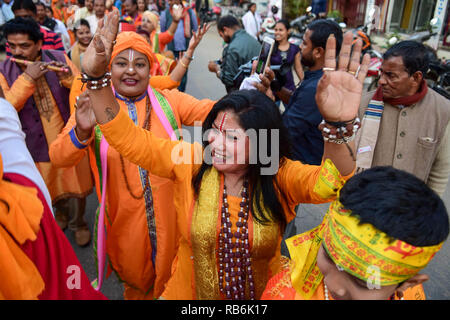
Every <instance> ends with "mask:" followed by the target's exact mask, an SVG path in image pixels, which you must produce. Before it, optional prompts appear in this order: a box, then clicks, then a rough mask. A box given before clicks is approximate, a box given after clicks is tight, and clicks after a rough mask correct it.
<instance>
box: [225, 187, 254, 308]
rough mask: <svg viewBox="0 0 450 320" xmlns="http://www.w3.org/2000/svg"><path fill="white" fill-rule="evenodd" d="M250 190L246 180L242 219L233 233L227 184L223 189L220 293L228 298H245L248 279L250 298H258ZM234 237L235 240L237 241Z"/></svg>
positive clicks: (242, 193) (241, 208) (240, 218)
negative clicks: (250, 223)
mask: <svg viewBox="0 0 450 320" xmlns="http://www.w3.org/2000/svg"><path fill="white" fill-rule="evenodd" d="M247 190H248V181H247V179H246V180H245V181H244V186H243V189H242V191H241V196H242V200H241V203H240V210H239V213H238V216H239V220H238V221H237V222H236V227H237V231H236V232H235V233H232V232H231V226H232V223H231V221H230V213H229V212H228V202H227V191H226V187H225V185H224V188H223V202H222V215H221V228H220V234H219V252H218V256H219V288H220V293H221V294H222V295H223V296H224V297H225V298H226V299H228V300H244V299H245V289H246V282H247V281H248V287H249V296H250V299H251V300H254V299H255V284H254V280H253V271H252V261H251V256H250V244H249V239H248V217H249V199H248V192H247ZM233 238H234V239H235V240H234V242H233ZM233 249H234V252H233ZM224 280H225V282H224Z"/></svg>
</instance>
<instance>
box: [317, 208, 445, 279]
mask: <svg viewBox="0 0 450 320" xmlns="http://www.w3.org/2000/svg"><path fill="white" fill-rule="evenodd" d="M328 216H329V219H325V220H324V221H326V224H327V225H326V226H325V228H324V233H323V241H322V243H323V246H324V248H325V249H326V251H327V252H328V254H329V255H330V257H331V259H332V260H333V261H334V263H336V264H337V265H338V266H340V267H341V268H343V269H344V270H345V271H347V272H348V273H350V274H352V275H353V276H355V277H357V278H359V279H362V280H364V281H367V280H368V279H369V278H370V279H372V278H371V277H373V271H374V270H376V273H377V277H378V279H377V280H378V281H379V284H380V285H381V286H388V285H393V284H398V283H401V282H403V281H405V280H407V279H409V278H411V277H412V276H414V275H415V274H417V273H418V272H419V271H420V270H421V269H423V268H425V267H426V265H427V264H428V263H429V262H430V260H431V259H432V258H433V257H434V255H435V254H436V252H438V251H439V249H440V248H441V247H442V245H443V242H442V243H440V244H438V245H435V246H428V247H415V246H413V245H410V244H408V243H406V242H403V241H401V240H392V238H391V237H389V236H388V235H387V234H385V233H384V232H382V231H380V230H378V229H376V228H375V227H373V226H372V225H370V224H368V223H365V224H361V225H360V224H359V222H360V221H359V219H358V218H357V217H355V216H350V211H349V210H345V209H344V208H343V205H342V204H341V203H340V202H339V201H337V200H336V201H334V202H333V203H332V204H331V205H330V208H329V210H328Z"/></svg>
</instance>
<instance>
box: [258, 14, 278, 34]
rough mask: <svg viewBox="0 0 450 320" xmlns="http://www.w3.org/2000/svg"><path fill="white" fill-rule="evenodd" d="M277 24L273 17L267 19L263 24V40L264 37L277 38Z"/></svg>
mask: <svg viewBox="0 0 450 320" xmlns="http://www.w3.org/2000/svg"><path fill="white" fill-rule="evenodd" d="M276 24H277V22H276V21H275V19H274V18H273V17H266V18H265V19H264V20H263V22H262V24H261V30H263V34H262V35H261V39H264V37H270V38H275V25H276Z"/></svg>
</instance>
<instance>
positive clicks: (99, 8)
mask: <svg viewBox="0 0 450 320" xmlns="http://www.w3.org/2000/svg"><path fill="white" fill-rule="evenodd" d="M105 10H106V6H105V0H94V13H95V15H96V16H97V18H103V17H104V16H105Z"/></svg>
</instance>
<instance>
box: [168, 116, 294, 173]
mask: <svg viewBox="0 0 450 320" xmlns="http://www.w3.org/2000/svg"><path fill="white" fill-rule="evenodd" d="M199 124H201V123H196V124H195V125H199ZM178 133H179V134H180V135H181V136H182V137H183V139H184V140H187V141H191V142H193V141H195V142H202V141H210V140H211V139H214V140H215V141H216V142H215V143H209V144H207V146H206V147H205V148H204V150H203V153H202V155H201V157H200V154H194V157H192V154H191V144H189V143H180V144H178V145H176V146H175V147H174V148H173V149H172V154H171V160H172V162H173V163H174V164H198V165H200V164H202V162H205V163H206V164H209V165H212V164H213V162H214V161H215V160H214V159H213V158H214V157H213V151H214V150H215V151H217V150H218V149H220V152H221V156H223V157H222V159H221V160H222V161H223V162H222V163H223V164H249V165H252V164H260V165H261V172H260V174H261V175H274V174H276V173H277V172H278V169H279V162H280V161H279V160H280V130H279V129H270V130H268V129H261V130H255V129H248V130H245V131H244V130H223V131H220V130H218V129H215V128H211V129H208V130H206V131H205V132H203V134H198V131H194V135H193V137H192V135H191V132H190V131H189V130H187V129H184V128H182V129H178ZM174 135H175V133H174ZM172 138H173V137H172ZM217 139H218V140H220V142H217ZM245 140H247V141H245ZM286 143H287V141H286ZM218 145H220V146H221V147H219V148H217V146H218ZM269 145H270V146H269Z"/></svg>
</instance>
